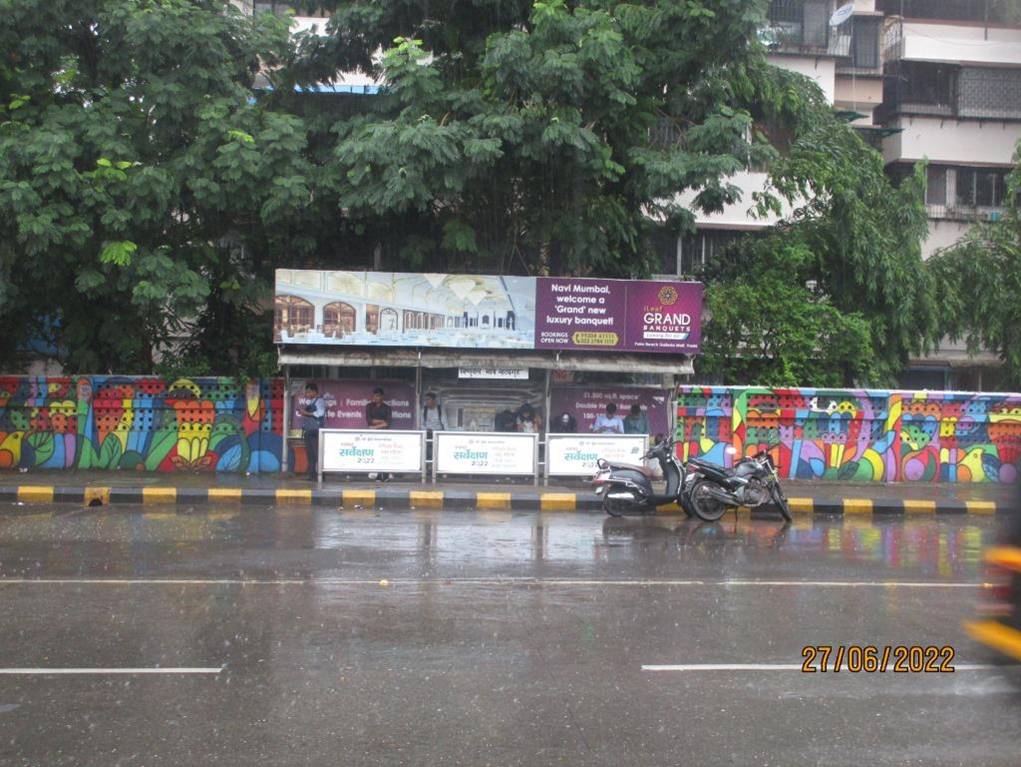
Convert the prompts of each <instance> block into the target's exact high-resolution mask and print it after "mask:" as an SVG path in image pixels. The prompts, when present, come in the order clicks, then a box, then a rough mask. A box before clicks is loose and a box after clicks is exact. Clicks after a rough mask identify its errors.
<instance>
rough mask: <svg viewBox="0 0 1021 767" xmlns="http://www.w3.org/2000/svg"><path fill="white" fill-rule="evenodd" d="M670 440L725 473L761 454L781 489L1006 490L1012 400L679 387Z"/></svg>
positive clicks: (1014, 447) (1016, 411)
mask: <svg viewBox="0 0 1021 767" xmlns="http://www.w3.org/2000/svg"><path fill="white" fill-rule="evenodd" d="M676 438H677V442H678V446H677V450H678V455H679V456H680V457H681V458H682V459H684V460H686V459H687V458H689V457H695V456H702V457H703V458H706V459H708V460H710V461H713V462H715V463H718V464H722V465H724V466H731V465H733V463H734V459H735V458H736V457H739V456H742V455H752V454H754V453H757V452H759V451H760V450H768V451H769V452H770V453H771V455H772V456H773V460H774V462H776V463H777V465H778V466H779V469H780V473H781V476H783V477H787V478H790V479H834V480H844V481H872V482H908V481H911V482H914V481H917V482H1004V483H1011V482H1015V481H1017V474H1018V461H1019V459H1021V394H974V393H963V392H961V393H958V392H911V391H877V390H864V389H855V390H834V389H770V388H738V387H704V386H684V387H680V388H679V390H678V399H677V435H676ZM730 445H733V446H734V448H735V449H736V450H735V451H734V452H728V451H727V449H726V448H727V447H728V446H730Z"/></svg>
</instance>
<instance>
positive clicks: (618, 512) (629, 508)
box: [603, 491, 641, 517]
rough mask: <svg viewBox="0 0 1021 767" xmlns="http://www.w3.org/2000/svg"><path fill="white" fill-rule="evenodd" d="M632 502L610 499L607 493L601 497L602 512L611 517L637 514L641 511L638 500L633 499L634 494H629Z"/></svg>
mask: <svg viewBox="0 0 1021 767" xmlns="http://www.w3.org/2000/svg"><path fill="white" fill-rule="evenodd" d="M631 498H632V500H630V501H622V500H620V499H618V498H610V493H609V491H607V492H606V495H604V496H603V511H605V512H606V513H607V514H609V515H610V516H611V517H623V516H627V514H628V513H629V512H630V513H631V514H636V513H639V511H640V510H641V504H640V503H639V502H638V499H637V498H635V496H634V493H631Z"/></svg>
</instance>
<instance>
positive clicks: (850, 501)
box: [844, 498, 872, 514]
mask: <svg viewBox="0 0 1021 767" xmlns="http://www.w3.org/2000/svg"><path fill="white" fill-rule="evenodd" d="M844 513H845V514H871V513H872V501H871V500H870V499H869V498H845V499H844Z"/></svg>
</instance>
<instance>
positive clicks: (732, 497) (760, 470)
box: [685, 451, 792, 522]
mask: <svg viewBox="0 0 1021 767" xmlns="http://www.w3.org/2000/svg"><path fill="white" fill-rule="evenodd" d="M685 485H686V487H687V496H688V500H689V501H690V503H691V506H692V509H693V510H694V512H695V513H696V514H697V515H698V516H699V518H701V519H705V520H709V521H712V520H716V519H719V518H720V517H722V516H723V515H724V513H726V511H727V509H728V508H736V507H738V506H747V507H748V508H755V507H757V506H765V505H773V506H776V508H777V510H778V511H779V512H780V514H781V516H783V518H784V519H785V520H787V521H788V522H790V521H791V519H792V517H791V509H790V506H789V505H788V503H787V496H785V495H784V492H783V487H781V485H780V474H779V472H777V470H776V466H775V465H774V464H773V459H772V458H771V457H770V456H769V453H767V452H765V451H762V452H760V453H757V454H755V455H754V456H751V457H749V458H743V459H741V460H740V461H738V462H737V464H736V465H735V466H734V467H733V468H730V469H726V468H723V467H722V466H717V465H716V464H712V463H707V462H705V461H700V460H698V459H697V458H692V459H691V460H689V461H688V475H687V477H686V481H685Z"/></svg>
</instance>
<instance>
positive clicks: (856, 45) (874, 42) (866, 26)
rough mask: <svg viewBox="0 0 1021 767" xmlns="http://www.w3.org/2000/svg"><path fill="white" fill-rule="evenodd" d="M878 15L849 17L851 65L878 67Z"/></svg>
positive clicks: (879, 21) (880, 21) (868, 67)
mask: <svg viewBox="0 0 1021 767" xmlns="http://www.w3.org/2000/svg"><path fill="white" fill-rule="evenodd" d="M882 21H883V20H882V19H881V18H880V17H878V16H855V17H853V18H852V19H851V66H852V67H858V68H861V69H878V68H879V29H880V26H881V24H882Z"/></svg>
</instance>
